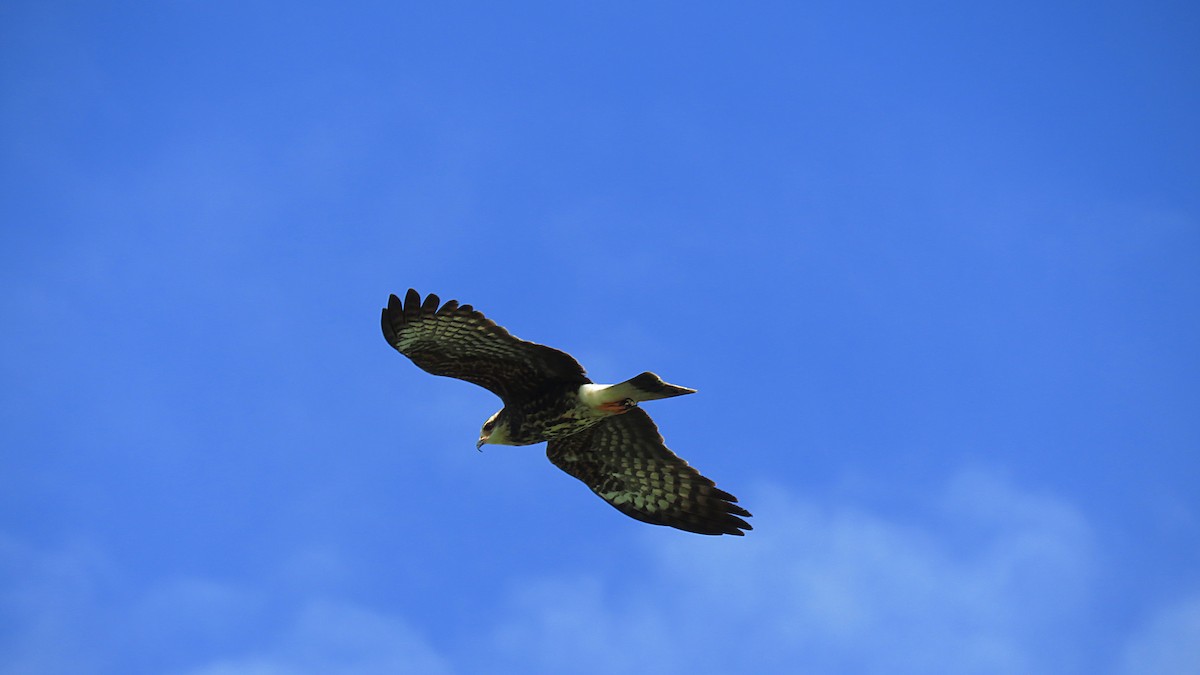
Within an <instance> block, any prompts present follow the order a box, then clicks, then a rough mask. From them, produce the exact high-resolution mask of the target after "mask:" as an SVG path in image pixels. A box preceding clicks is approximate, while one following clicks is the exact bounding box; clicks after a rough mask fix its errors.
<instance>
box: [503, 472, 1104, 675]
mask: <svg viewBox="0 0 1200 675" xmlns="http://www.w3.org/2000/svg"><path fill="white" fill-rule="evenodd" d="M754 501H755V503H756V504H757V505H758V508H757V509H756V513H757V514H758V517H756V519H755V521H756V522H755V524H756V527H757V529H756V530H755V531H754V532H752V533H751V534H750V536H748V537H746V538H745V539H744V540H733V539H723V540H717V539H708V538H701V537H687V536H672V534H673V533H666V532H663V531H652V532H649V533H648V535H647V537H648V540H649V541H652V542H653V543H652V544H650V548H651V550H652V551H653V555H652V557H651V560H650V561H649V562H648V563H647V562H641V561H637V560H633V559H631V560H630V564H631V565H639V566H641V567H642V569H638V570H631V571H630V573H629V574H628V575H623V578H625V579H626V582H627V583H628V582H629V581H632V582H633V583H632V585H628V586H623V587H616V586H614V585H613V584H611V583H608V584H606V583H605V582H602V581H598V580H595V579H570V578H564V579H561V580H552V581H545V580H543V581H538V582H535V583H532V584H531V585H530V586H529V587H527V588H524V589H522V590H520V591H518V592H517V593H515V595H514V598H513V609H512V610H511V611H508V612H506V613H505V614H506V615H507V616H508V617H509V619H508V620H507V622H506V623H505V624H504V625H503V626H501V627H499V628H498V629H497V630H496V632H495V634H494V639H495V642H496V643H497V644H499V645H501V647H500V648H501V650H502V651H504V652H505V656H507V657H508V658H509V659H513V661H514V663H515V659H514V653H516V652H518V651H520V650H524V655H525V658H526V659H527V660H528V659H533V660H534V661H535V664H529V663H526V665H527V666H529V665H534V667H535V670H536V672H562V670H563V668H565V667H567V666H572V668H571V670H572V672H601V671H611V670H613V669H621V668H626V667H635V666H636V665H637V664H643V665H644V664H647V663H648V664H650V665H651V668H650V669H652V670H654V671H655V672H660V673H673V672H736V671H739V670H745V669H747V668H749V669H751V670H756V671H760V672H769V671H773V670H778V671H781V670H784V669H786V670H792V671H797V672H805V671H812V672H893V673H897V672H900V673H902V672H920V673H930V672H955V673H1038V672H1046V673H1061V672H1072V671H1079V668H1080V665H1079V664H1078V663H1077V662H1076V661H1075V660H1074V657H1073V655H1072V654H1071V653H1070V649H1069V648H1065V647H1067V646H1068V645H1069V644H1070V641H1071V639H1072V635H1073V634H1074V632H1075V631H1078V630H1079V629H1080V628H1081V626H1082V625H1083V620H1084V606H1083V603H1084V602H1085V600H1086V598H1087V596H1088V592H1089V588H1090V586H1091V584H1090V581H1089V580H1090V579H1091V578H1092V576H1093V572H1094V570H1093V569H1092V559H1093V556H1092V551H1091V548H1092V542H1091V535H1090V533H1089V528H1088V526H1087V524H1086V523H1085V522H1084V520H1083V519H1082V517H1081V516H1080V515H1079V514H1077V513H1076V512H1075V511H1074V510H1073V509H1072V508H1071V507H1070V506H1068V505H1066V504H1063V503H1061V502H1058V501H1056V500H1053V499H1050V498H1045V497H1038V496H1034V495H1030V494H1026V493H1023V492H1020V491H1017V490H1014V489H1013V488H1011V487H1010V486H1008V485H1006V484H1005V483H1004V482H1003V481H999V480H997V479H993V478H990V477H988V476H987V475H985V474H964V475H963V476H960V477H959V478H957V479H955V480H954V481H953V482H952V483H951V485H950V487H949V488H948V489H947V490H946V491H945V493H944V494H943V495H941V496H939V497H938V498H937V499H936V500H934V501H935V503H936V504H937V513H936V514H934V517H933V522H934V525H929V524H922V525H919V526H918V525H914V524H909V523H906V522H904V521H903V520H902V519H900V518H893V517H888V516H887V515H884V514H879V513H875V512H872V511H870V510H868V509H863V508H853V507H844V506H835V505H829V504H820V503H815V502H809V501H804V500H800V499H796V498H793V497H791V496H789V495H787V494H786V493H784V492H782V491H778V490H775V491H770V492H769V493H768V494H760V495H759V498H758V499H756V500H754ZM651 535H655V536H651ZM1064 641H1065V643H1066V644H1064ZM573 659H574V660H573Z"/></svg>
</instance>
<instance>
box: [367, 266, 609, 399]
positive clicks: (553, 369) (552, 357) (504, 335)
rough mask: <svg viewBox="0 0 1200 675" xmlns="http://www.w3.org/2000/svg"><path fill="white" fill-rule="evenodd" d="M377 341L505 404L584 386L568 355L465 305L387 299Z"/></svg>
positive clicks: (412, 297) (414, 297) (411, 294)
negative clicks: (563, 385) (551, 388)
mask: <svg viewBox="0 0 1200 675" xmlns="http://www.w3.org/2000/svg"><path fill="white" fill-rule="evenodd" d="M381 323H382V326H383V337H384V338H385V339H387V341H388V344H390V345H391V346H392V347H394V348H395V349H396V351H398V352H400V353H401V354H403V355H405V356H407V357H408V358H410V359H412V361H413V363H415V364H417V366H419V367H420V368H421V369H422V370H424V371H426V372H429V373H433V374H434V375H443V376H445V377H454V378H457V379H460V380H466V381H467V382H471V383H474V384H477V385H479V386H481V387H484V388H486V389H488V390H490V391H491V392H493V393H494V394H496V395H497V396H499V397H500V398H501V399H503V400H504V401H505V405H507V404H508V402H509V401H510V400H512V399H519V398H522V397H524V396H528V395H529V394H531V393H533V392H535V391H537V390H538V389H540V388H542V387H543V386H545V385H547V384H550V383H555V382H567V383H570V382H578V383H579V384H584V383H586V382H590V381H591V380H589V379H588V378H587V376H586V375H585V374H584V370H583V367H582V366H580V365H579V362H578V361H576V360H575V359H574V358H572V357H571V355H570V354H567V353H565V352H561V351H559V350H557V349H553V348H551V347H547V346H545V345H539V344H537V343H534V342H527V341H525V340H522V339H520V338H517V337H513V335H511V334H510V333H509V332H508V331H506V330H504V328H502V327H501V326H498V325H496V322H494V321H492V320H491V319H488V318H487V317H486V316H484V315H483V313H481V312H478V311H476V310H475V309H474V308H473V307H471V305H459V304H458V301H457V300H450V301H449V302H447V303H446V304H444V305H442V304H441V300H439V299H438V296H436V295H434V294H432V293H431V294H429V295H427V296H426V297H425V300H424V302H422V301H421V295H420V294H419V293H417V292H416V291H415V290H413V289H411V288H410V289H408V293H407V294H406V295H405V296H404V300H403V301H401V300H400V298H398V297H396V296H395V295H393V296H391V297H390V298H388V306H387V307H385V308H384V309H383V317H382V320H381Z"/></svg>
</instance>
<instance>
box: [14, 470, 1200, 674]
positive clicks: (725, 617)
mask: <svg viewBox="0 0 1200 675" xmlns="http://www.w3.org/2000/svg"><path fill="white" fill-rule="evenodd" d="M748 496H753V497H754V503H755V504H756V507H757V508H756V513H757V516H756V518H755V521H756V522H755V525H756V528H757V529H756V530H755V531H754V532H752V533H751V535H750V536H748V537H746V538H745V539H739V540H733V539H712V538H704V537H691V536H686V535H682V534H677V533H673V532H670V531H667V530H660V529H656V528H655V529H652V528H646V529H645V530H643V531H642V535H641V542H642V546H640V547H637V546H635V547H632V548H625V549H623V550H622V551H621V552H620V554H619V555H620V559H619V560H617V561H616V563H617V564H616V565H612V564H610V563H612V562H613V561H598V563H597V565H596V566H595V567H594V568H589V569H579V568H574V569H570V570H564V571H563V572H562V573H561V574H554V575H550V576H542V577H525V578H521V577H513V576H510V579H511V581H510V584H511V585H510V588H509V589H508V591H506V592H504V593H501V594H499V595H498V596H496V597H497V598H498V599H496V600H494V601H486V602H485V601H480V603H478V604H477V605H474V609H473V616H471V617H469V618H468V617H460V618H463V619H466V620H465V621H464V623H467V624H469V625H471V626H473V627H474V628H473V629H471V630H469V631H468V630H464V631H455V630H447V629H446V628H445V627H443V628H441V629H438V628H437V624H436V623H430V622H425V621H423V620H422V615H423V613H422V612H421V610H420V609H418V608H416V607H413V606H398V605H390V606H377V607H376V606H372V607H367V606H365V605H364V604H363V603H362V599H361V598H358V599H357V600H356V599H350V598H349V597H343V594H342V593H340V592H339V591H338V587H337V584H332V585H330V584H327V583H310V582H303V583H296V584H294V583H290V582H288V583H284V584H283V585H282V586H280V585H279V584H274V585H273V584H271V583H264V584H262V586H261V587H257V588H250V587H248V586H245V585H242V586H230V585H227V584H223V583H218V582H214V581H211V580H203V579H175V580H170V581H166V582H159V583H155V584H153V585H148V586H146V587H144V588H126V589H124V590H125V591H128V593H122V594H118V593H115V592H113V591H114V590H119V587H122V585H123V582H120V578H121V576H122V575H120V574H117V573H115V572H114V570H113V569H112V568H113V566H112V563H111V561H108V559H107V558H105V556H103V555H100V554H99V553H98V552H96V551H94V550H92V549H87V548H86V547H85V548H82V549H81V548H79V547H74V548H71V549H70V550H64V551H61V552H58V553H45V552H38V551H36V550H34V549H33V548H31V547H28V546H24V545H21V544H18V543H16V542H13V541H11V540H4V541H3V542H2V543H3V546H2V547H0V553H3V556H0V564H2V565H3V569H4V570H5V571H6V572H7V573H8V574H6V581H5V583H4V584H2V585H0V598H3V601H4V616H5V619H6V623H7V624H8V625H12V626H20V629H19V630H18V632H17V634H15V635H14V636H13V637H12V638H11V639H9V640H7V641H5V642H4V643H2V644H3V645H4V650H3V653H2V654H0V673H18V672H42V673H67V672H72V673H89V672H93V673H107V672H118V671H119V670H121V668H123V667H125V666H128V665H129V664H131V663H132V664H137V663H147V662H149V663H152V664H157V665H170V667H169V668H167V669H166V670H165V671H162V672H175V673H181V674H184V675H233V674H238V675H268V674H269V675H307V674H310V673H313V674H315V673H368V674H369V673H394V672H421V673H453V672H459V673H466V672H482V670H486V669H492V670H501V669H508V670H512V671H514V672H518V671H519V672H528V673H560V672H573V673H593V672H594V673H601V672H603V673H610V672H614V671H617V672H620V671H628V670H652V671H654V672H657V673H683V672H687V673H698V672H699V673H705V672H739V671H741V672H745V671H756V672H772V671H775V672H783V671H785V670H787V671H808V672H892V673H930V672H954V673H1022V674H1027V673H1056V674H1059V673H1085V672H1087V673H1091V672H1103V671H1105V670H1106V669H1112V670H1111V672H1116V673H1120V674H1121V675H1131V674H1135V673H1149V672H1153V673H1183V672H1194V667H1195V664H1197V663H1200V652H1198V651H1197V650H1196V648H1195V647H1194V646H1193V645H1195V644H1197V643H1200V639H1198V638H1200V600H1197V599H1196V598H1191V599H1188V600H1185V601H1183V602H1180V603H1179V604H1177V605H1173V606H1171V607H1167V608H1162V609H1160V610H1159V611H1158V612H1157V613H1154V614H1153V618H1152V619H1151V620H1150V621H1148V622H1147V623H1146V624H1145V625H1143V626H1141V627H1140V628H1139V629H1138V630H1137V631H1136V632H1135V633H1133V634H1131V635H1128V636H1127V638H1126V639H1125V640H1124V641H1123V642H1122V641H1121V640H1118V641H1115V642H1114V643H1113V644H1111V645H1100V646H1097V644H1096V642H1097V641H1096V639H1095V635H1097V634H1106V633H1111V631H1112V630H1113V629H1112V626H1108V625H1103V623H1102V622H1103V621H1104V619H1103V618H1102V616H1101V614H1099V613H1097V612H1095V611H1094V605H1095V602H1096V599H1097V598H1098V597H1100V593H1099V592H1100V590H1102V589H1100V588H1098V579H1099V578H1101V576H1102V575H1103V574H1104V573H1105V572H1104V570H1103V569H1102V567H1103V561H1104V560H1105V559H1106V556H1104V555H1103V553H1102V551H1099V550H1098V546H1099V544H1098V540H1097V537H1096V536H1095V533H1094V531H1093V527H1092V526H1091V525H1090V524H1089V522H1088V521H1087V519H1086V518H1085V517H1084V515H1083V514H1081V513H1080V512H1079V511H1077V510H1076V509H1075V508H1074V507H1073V506H1071V505H1070V504H1069V503H1066V502H1064V501H1063V500H1061V499H1058V498H1056V497H1054V496H1051V495H1042V494H1035V493H1033V492H1031V491H1028V490H1023V489H1020V488H1018V487H1016V486H1014V485H1013V484H1012V483H1011V482H1009V481H1007V480H1005V479H1004V478H1002V477H1000V476H998V475H996V474H994V473H992V472H987V471H969V472H964V473H961V474H959V475H957V476H955V477H953V478H952V479H950V480H949V481H948V482H947V483H946V484H945V486H944V488H943V489H942V490H940V491H938V492H936V493H932V494H930V495H928V497H927V498H925V499H922V500H919V501H921V502H922V503H921V505H920V507H921V508H920V509H918V510H917V511H916V512H915V513H917V514H919V515H914V511H913V510H912V509H906V510H905V511H904V512H903V514H899V513H891V512H888V511H886V510H884V509H882V508H880V507H878V506H867V505H864V504H856V503H852V502H848V501H847V500H845V499H843V498H838V499H829V498H805V497H799V496H797V495H795V494H792V493H790V492H789V491H787V490H784V489H781V488H771V487H766V488H763V489H760V490H759V491H758V494H757V495H748ZM335 557H336V556H335ZM309 558H312V556H311V555H308V556H307V557H306V558H305V559H306V560H307V559H309ZM323 559H324V558H322V560H323ZM335 562H336V561H335ZM344 562H345V561H342V562H338V563H337V564H336V565H335V567H337V568H338V569H342V568H343V567H344ZM289 564H290V563H289ZM293 566H294V565H293ZM328 567H329V564H328V561H326V562H324V563H322V564H321V565H320V568H321V569H322V570H324V569H326V568H328ZM287 568H288V565H283V568H281V571H280V573H281V575H282V576H284V577H286V576H288V575H289V574H292V575H293V576H294V574H293V573H291V572H288V569H287ZM344 571H345V570H343V572H344ZM322 574H325V573H322ZM114 580H116V581H114ZM117 597H120V598H123V599H122V600H117V599H115V598H117ZM131 597H132V598H136V599H134V600H132V601H131V600H130V599H129V598H131ZM114 621H115V622H119V623H121V624H122V625H123V626H122V627H121V628H112V627H110V626H109V624H111V623H113V622H114ZM431 631H432V632H431ZM135 635H140V636H143V637H146V636H148V637H147V639H150V640H151V641H155V638H156V636H157V638H161V640H162V641H163V642H164V643H167V644H171V645H174V646H175V648H174V649H173V651H172V653H171V654H169V655H168V654H165V653H164V654H157V655H155V654H153V653H150V654H149V656H147V651H146V650H147V648H148V647H147V645H146V644H139V643H138V642H137V640H135V639H133V638H132V637H131V636H135ZM1101 652H1102V653H1101ZM148 658H149V659H150V660H149V661H147V659H148ZM154 659H157V661H155V660H154ZM160 671H161V669H160Z"/></svg>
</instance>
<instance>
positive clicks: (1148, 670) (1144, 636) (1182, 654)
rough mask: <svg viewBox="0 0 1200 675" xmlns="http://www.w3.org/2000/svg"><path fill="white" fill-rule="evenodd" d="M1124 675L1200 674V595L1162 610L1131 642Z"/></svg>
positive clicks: (1123, 662) (1124, 660)
mask: <svg viewBox="0 0 1200 675" xmlns="http://www.w3.org/2000/svg"><path fill="white" fill-rule="evenodd" d="M1120 672H1121V673H1122V675H1151V674H1154V675H1188V674H1189V673H1196V672H1200V596H1192V597H1190V598H1186V599H1184V600H1182V601H1180V602H1179V603H1178V604H1175V605H1172V606H1170V607H1166V608H1164V609H1162V610H1160V611H1159V612H1158V613H1157V614H1155V615H1154V617H1153V618H1151V620H1150V621H1149V622H1148V623H1147V624H1146V625H1145V626H1143V627H1142V628H1141V629H1140V630H1139V631H1138V632H1137V633H1135V634H1134V636H1133V637H1132V638H1131V639H1130V640H1129V642H1128V643H1127V644H1126V646H1125V650H1124V652H1123V653H1122V655H1121V670H1120Z"/></svg>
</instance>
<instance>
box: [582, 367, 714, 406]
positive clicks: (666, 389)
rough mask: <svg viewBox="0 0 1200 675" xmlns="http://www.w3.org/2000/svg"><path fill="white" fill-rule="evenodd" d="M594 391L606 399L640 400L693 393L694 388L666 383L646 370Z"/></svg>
mask: <svg viewBox="0 0 1200 675" xmlns="http://www.w3.org/2000/svg"><path fill="white" fill-rule="evenodd" d="M596 393H598V394H599V395H600V396H601V397H602V398H603V399H604V400H606V401H621V400H624V399H632V400H633V401H635V402H641V401H654V400H657V399H660V398H671V397H672V396H683V395H684V394H694V393H696V390H695V389H688V388H687V387H679V386H676V385H674V384H667V383H666V382H663V379H662V378H661V377H659V376H658V375H655V374H654V373H651V372H649V371H647V372H645V373H642V374H641V375H638V376H637V377H635V378H632V379H629V380H625V381H624V382H621V383H620V384H613V385H609V386H607V387H604V388H603V389H601V390H599V391H597V392H596Z"/></svg>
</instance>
